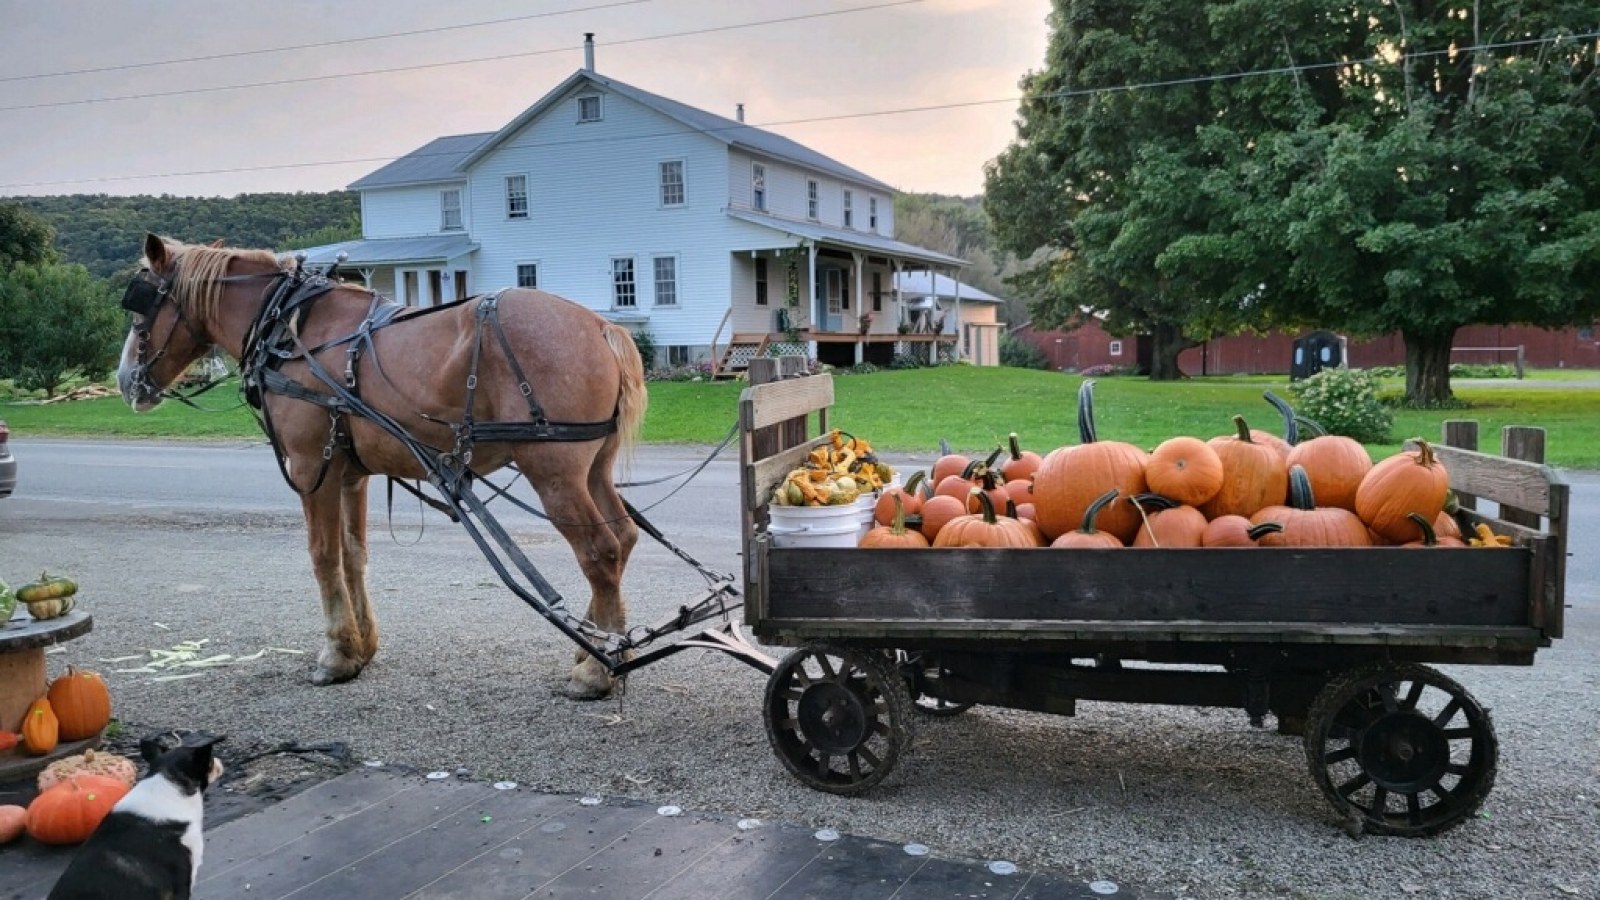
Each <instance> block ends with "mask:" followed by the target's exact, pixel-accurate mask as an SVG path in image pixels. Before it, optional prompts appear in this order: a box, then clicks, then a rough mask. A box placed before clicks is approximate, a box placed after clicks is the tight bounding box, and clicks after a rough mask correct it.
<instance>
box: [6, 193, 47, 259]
mask: <svg viewBox="0 0 1600 900" xmlns="http://www.w3.org/2000/svg"><path fill="white" fill-rule="evenodd" d="M55 239H56V235H55V231H54V230H52V229H51V228H50V223H49V222H46V221H45V220H44V219H42V218H40V217H39V216H37V215H34V214H33V213H30V212H28V211H27V210H26V209H23V208H22V207H21V206H19V205H17V204H15V203H0V272H5V271H6V270H7V269H10V268H11V267H12V266H17V265H24V264H30V263H31V264H38V263H44V262H49V261H51V260H52V259H54V257H55V251H54V249H53V246H54V244H55Z"/></svg>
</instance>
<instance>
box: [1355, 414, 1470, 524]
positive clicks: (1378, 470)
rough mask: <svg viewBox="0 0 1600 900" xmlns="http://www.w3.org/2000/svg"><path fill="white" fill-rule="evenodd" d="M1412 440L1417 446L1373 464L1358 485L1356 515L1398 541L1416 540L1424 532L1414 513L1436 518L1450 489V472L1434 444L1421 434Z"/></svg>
mask: <svg viewBox="0 0 1600 900" xmlns="http://www.w3.org/2000/svg"><path fill="white" fill-rule="evenodd" d="M1413 440H1414V441H1415V443H1416V444H1417V449H1415V450H1405V451H1402V452H1400V453H1396V454H1395V455H1394V456H1391V457H1389V458H1388V459H1385V460H1383V461H1382V462H1380V463H1378V464H1377V465H1375V466H1373V467H1372V470H1371V471H1369V472H1368V473H1367V474H1366V475H1365V476H1364V477H1363V478H1362V479H1361V484H1360V485H1359V486H1358V487H1357V488H1356V515H1358V516H1360V517H1361V521H1363V522H1366V523H1367V526H1368V527H1369V528H1371V529H1372V530H1373V531H1376V532H1377V533H1378V534H1381V535H1383V536H1384V538H1385V539H1386V540H1388V541H1389V542H1391V543H1395V544H1403V543H1406V542H1407V541H1412V540H1416V539H1417V537H1418V535H1419V534H1420V533H1421V532H1420V530H1419V529H1418V528H1417V523H1416V522H1413V521H1412V520H1411V518H1410V515H1411V513H1419V514H1420V515H1422V517H1423V518H1425V519H1427V520H1428V521H1430V522H1432V521H1434V520H1435V519H1437V518H1438V517H1439V513H1441V512H1443V511H1444V505H1445V500H1446V499H1447V497H1448V495H1449V493H1450V474H1449V473H1448V472H1446V471H1445V468H1444V466H1443V465H1441V464H1440V462H1439V460H1438V458H1437V457H1435V456H1434V455H1433V447H1431V446H1430V445H1429V444H1428V442H1427V441H1424V440H1422V439H1421V438H1414V439H1413Z"/></svg>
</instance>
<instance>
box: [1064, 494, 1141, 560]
mask: <svg viewBox="0 0 1600 900" xmlns="http://www.w3.org/2000/svg"><path fill="white" fill-rule="evenodd" d="M1116 499H1117V491H1116V489H1115V488H1113V489H1112V490H1109V491H1106V492H1105V493H1104V494H1101V495H1100V496H1099V497H1098V498H1096V499H1095V501H1094V502H1093V503H1091V504H1089V508H1088V509H1087V510H1085V511H1084V514H1083V522H1082V523H1081V524H1080V525H1079V526H1078V530H1077V531H1069V532H1067V533H1066V534H1062V535H1057V536H1056V539H1055V540H1053V541H1051V542H1050V546H1052V547H1062V548H1066V549H1069V550H1108V549H1113V548H1121V547H1122V546H1123V543H1122V538H1119V537H1117V536H1116V535H1114V534H1112V533H1110V532H1109V531H1101V530H1100V529H1099V528H1097V527H1096V522H1097V521H1098V520H1099V518H1100V513H1101V512H1102V511H1103V510H1105V508H1106V507H1107V506H1109V505H1110V504H1111V502H1112V501H1113V500H1116Z"/></svg>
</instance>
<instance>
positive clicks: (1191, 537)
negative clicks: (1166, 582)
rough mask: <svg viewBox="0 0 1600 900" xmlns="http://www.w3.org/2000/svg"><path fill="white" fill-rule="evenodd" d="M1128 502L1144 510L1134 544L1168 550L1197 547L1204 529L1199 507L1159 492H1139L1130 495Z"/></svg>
mask: <svg viewBox="0 0 1600 900" xmlns="http://www.w3.org/2000/svg"><path fill="white" fill-rule="evenodd" d="M1128 502H1129V503H1132V504H1134V506H1135V507H1136V508H1138V509H1141V510H1143V511H1144V521H1143V522H1142V523H1140V525H1139V533H1138V534H1137V535H1135V536H1134V538H1133V546H1135V547H1164V548H1167V549H1177V548H1180V547H1198V546H1200V537H1201V535H1203V534H1205V530H1206V517H1205V516H1203V515H1201V514H1200V510H1198V509H1195V508H1194V507H1192V506H1185V505H1183V504H1181V503H1178V502H1177V501H1175V500H1173V499H1172V498H1170V497H1163V496H1161V495H1160V494H1140V495H1139V496H1137V497H1129V498H1128Z"/></svg>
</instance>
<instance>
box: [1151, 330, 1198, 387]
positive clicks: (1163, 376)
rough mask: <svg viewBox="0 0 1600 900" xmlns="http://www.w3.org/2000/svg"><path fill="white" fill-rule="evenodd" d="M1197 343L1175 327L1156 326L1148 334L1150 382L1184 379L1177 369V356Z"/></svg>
mask: <svg viewBox="0 0 1600 900" xmlns="http://www.w3.org/2000/svg"><path fill="white" fill-rule="evenodd" d="M1198 346H1200V344H1199V342H1197V341H1192V340H1190V339H1189V338H1187V337H1185V336H1184V334H1183V329H1182V328H1181V327H1179V326H1177V325H1157V326H1156V327H1155V328H1153V329H1152V330H1151V332H1150V380H1151V381H1177V380H1178V379H1180V378H1182V377H1184V375H1183V370H1182V369H1180V368H1178V354H1179V353H1182V352H1183V351H1185V350H1187V349H1189V348H1190V347H1198Z"/></svg>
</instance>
